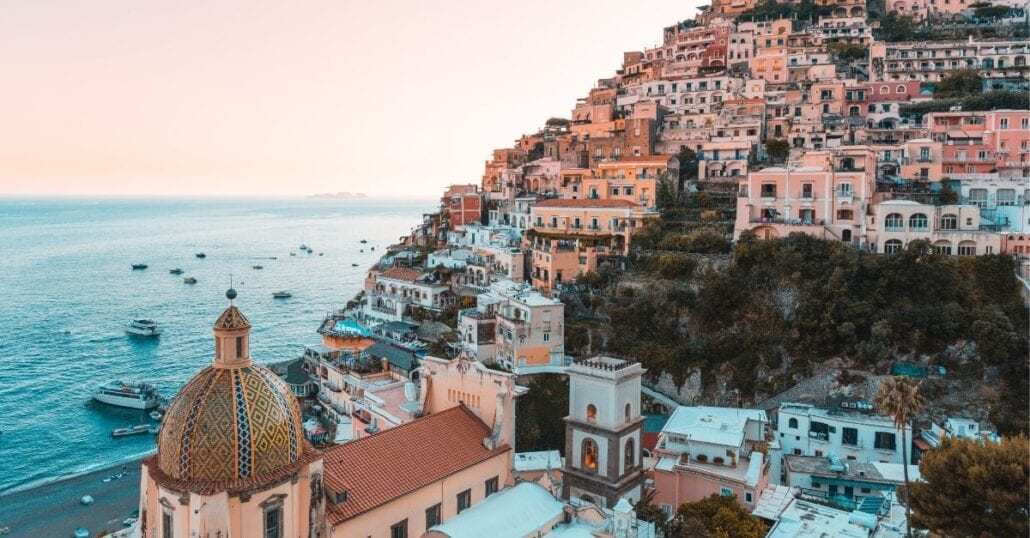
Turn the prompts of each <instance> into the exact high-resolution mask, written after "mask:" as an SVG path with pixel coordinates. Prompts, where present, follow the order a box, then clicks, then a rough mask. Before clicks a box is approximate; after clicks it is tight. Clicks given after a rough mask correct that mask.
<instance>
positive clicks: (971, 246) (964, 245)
mask: <svg viewBox="0 0 1030 538" xmlns="http://www.w3.org/2000/svg"><path fill="white" fill-rule="evenodd" d="M958 255H959V256H975V255H976V243H975V242H973V241H963V242H961V243H959V244H958Z"/></svg>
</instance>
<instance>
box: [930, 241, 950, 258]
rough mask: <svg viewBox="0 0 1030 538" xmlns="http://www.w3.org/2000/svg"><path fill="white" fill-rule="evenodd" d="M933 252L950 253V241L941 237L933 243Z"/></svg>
mask: <svg viewBox="0 0 1030 538" xmlns="http://www.w3.org/2000/svg"><path fill="white" fill-rule="evenodd" d="M933 252H934V254H947V255H950V254H951V241H947V240H944V239H941V240H940V241H936V242H934V244H933Z"/></svg>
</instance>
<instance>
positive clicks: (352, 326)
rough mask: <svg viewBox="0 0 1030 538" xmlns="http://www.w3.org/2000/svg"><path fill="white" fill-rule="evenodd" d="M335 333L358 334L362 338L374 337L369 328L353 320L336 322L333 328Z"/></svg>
mask: <svg viewBox="0 0 1030 538" xmlns="http://www.w3.org/2000/svg"><path fill="white" fill-rule="evenodd" d="M333 331H335V332H338V333H357V334H360V335H361V336H372V331H370V330H368V327H365V326H364V325H362V324H360V323H358V322H356V321H354V320H352V319H342V320H340V321H337V322H336V325H334V326H333Z"/></svg>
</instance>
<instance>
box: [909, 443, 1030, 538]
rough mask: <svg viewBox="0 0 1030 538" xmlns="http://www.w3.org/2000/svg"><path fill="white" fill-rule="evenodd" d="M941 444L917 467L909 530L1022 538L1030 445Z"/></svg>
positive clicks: (1028, 531)
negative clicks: (913, 518) (912, 526)
mask: <svg viewBox="0 0 1030 538" xmlns="http://www.w3.org/2000/svg"><path fill="white" fill-rule="evenodd" d="M1028 442H1030V441H1028V440H1027V438H1026V437H1024V436H1016V437H1006V438H1004V439H1002V440H1001V442H999V443H994V442H989V441H988V442H983V441H981V440H978V439H977V440H973V439H955V438H945V439H944V440H943V441H942V442H941V444H940V445H939V446H938V447H937V448H935V449H933V450H932V451H930V452H928V453H927V454H926V455H924V456H923V459H922V460H921V461H920V462H919V472H920V474H921V475H922V480H920V481H919V482H916V483H915V484H912V486H911V487H912V495H911V498H912V508H913V510H914V512H915V524H916V525H918V526H920V527H925V528H927V529H929V530H931V531H932V532H933V533H934V534H935V535H939V536H1028V535H1030V524H1028V521H1030V520H1028V518H1027V510H1026V500H1027V498H1028V497H1030V481H1028V478H1030V445H1028Z"/></svg>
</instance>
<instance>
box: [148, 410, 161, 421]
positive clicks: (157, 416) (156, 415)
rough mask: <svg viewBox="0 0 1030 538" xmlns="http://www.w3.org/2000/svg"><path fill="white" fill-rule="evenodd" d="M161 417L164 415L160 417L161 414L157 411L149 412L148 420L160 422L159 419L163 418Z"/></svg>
mask: <svg viewBox="0 0 1030 538" xmlns="http://www.w3.org/2000/svg"><path fill="white" fill-rule="evenodd" d="M163 416H164V415H162V414H161V412H160V411H157V410H155V411H151V412H150V418H152V419H154V420H161V417H163Z"/></svg>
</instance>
